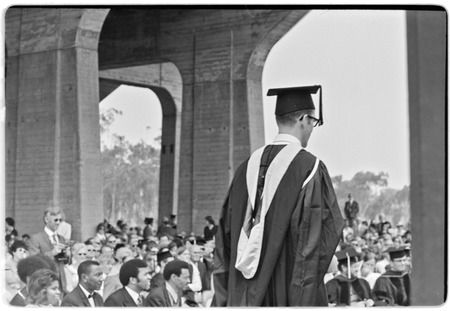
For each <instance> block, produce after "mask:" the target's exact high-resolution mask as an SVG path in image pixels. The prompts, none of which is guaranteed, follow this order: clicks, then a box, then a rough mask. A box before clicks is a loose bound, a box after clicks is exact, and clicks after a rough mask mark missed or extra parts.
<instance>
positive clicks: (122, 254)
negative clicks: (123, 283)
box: [114, 245, 133, 264]
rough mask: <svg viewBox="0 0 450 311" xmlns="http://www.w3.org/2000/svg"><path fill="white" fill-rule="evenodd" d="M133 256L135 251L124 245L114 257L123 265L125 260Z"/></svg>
mask: <svg viewBox="0 0 450 311" xmlns="http://www.w3.org/2000/svg"><path fill="white" fill-rule="evenodd" d="M131 256H133V251H132V250H131V249H130V248H129V247H128V246H125V245H123V246H122V247H119V248H118V249H117V250H116V252H115V255H114V257H115V258H116V259H117V262H118V263H119V264H122V263H124V262H125V258H127V257H131Z"/></svg>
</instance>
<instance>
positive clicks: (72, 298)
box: [61, 284, 103, 307]
mask: <svg viewBox="0 0 450 311" xmlns="http://www.w3.org/2000/svg"><path fill="white" fill-rule="evenodd" d="M93 298H94V303H95V306H96V307H102V306H103V298H102V296H100V295H99V294H98V293H96V292H94V296H93ZM90 306H91V304H90V303H89V300H88V298H87V297H86V295H85V294H84V292H83V290H82V289H81V288H80V285H79V284H78V286H77V287H75V289H74V290H73V291H71V292H70V293H68V294H67V295H66V296H65V297H64V298H63V300H62V302H61V307H90Z"/></svg>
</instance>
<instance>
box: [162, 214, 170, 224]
mask: <svg viewBox="0 0 450 311" xmlns="http://www.w3.org/2000/svg"><path fill="white" fill-rule="evenodd" d="M162 223H163V224H164V225H168V224H169V218H168V217H166V216H164V217H163V218H162Z"/></svg>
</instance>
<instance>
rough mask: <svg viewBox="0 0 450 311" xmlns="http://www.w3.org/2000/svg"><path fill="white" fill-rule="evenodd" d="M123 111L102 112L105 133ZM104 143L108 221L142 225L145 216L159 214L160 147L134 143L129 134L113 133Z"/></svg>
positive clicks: (104, 181) (105, 207)
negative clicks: (127, 137)
mask: <svg viewBox="0 0 450 311" xmlns="http://www.w3.org/2000/svg"><path fill="white" fill-rule="evenodd" d="M120 114H121V111H119V110H116V109H108V110H106V111H105V112H104V113H102V114H101V118H100V125H101V131H102V134H103V135H105V134H110V133H109V127H110V125H111V124H112V123H113V122H114V119H115V117H116V116H117V115H120ZM110 136H111V141H109V142H108V143H106V142H103V143H102V173H103V208H104V214H105V217H106V219H108V221H110V222H112V223H115V222H116V221H117V220H119V219H122V220H124V221H125V222H126V223H130V224H137V225H141V224H142V222H143V219H144V218H145V217H155V218H156V217H157V212H158V208H157V207H158V187H159V166H160V150H159V149H156V148H155V147H153V146H152V145H149V144H146V143H145V142H143V141H142V140H141V141H140V142H139V143H137V144H132V143H130V142H129V141H127V140H126V139H125V137H123V136H120V135H117V134H110Z"/></svg>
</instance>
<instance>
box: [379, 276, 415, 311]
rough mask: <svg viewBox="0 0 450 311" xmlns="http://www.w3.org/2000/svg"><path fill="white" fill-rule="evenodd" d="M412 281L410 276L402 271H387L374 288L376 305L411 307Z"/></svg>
mask: <svg viewBox="0 0 450 311" xmlns="http://www.w3.org/2000/svg"><path fill="white" fill-rule="evenodd" d="M410 290H411V281H410V278H409V274H408V273H407V272H402V271H386V272H385V273H383V274H382V275H381V276H380V277H379V278H378V279H377V281H376V282H375V285H374V286H373V290H372V292H373V297H374V300H375V305H378V306H409V305H410V304H411V300H410V297H411V295H410Z"/></svg>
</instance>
